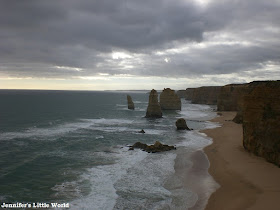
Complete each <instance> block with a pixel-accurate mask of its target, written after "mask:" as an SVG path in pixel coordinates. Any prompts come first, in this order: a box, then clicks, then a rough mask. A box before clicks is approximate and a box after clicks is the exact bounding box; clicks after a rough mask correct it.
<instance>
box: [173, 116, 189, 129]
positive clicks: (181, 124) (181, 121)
mask: <svg viewBox="0 0 280 210" xmlns="http://www.w3.org/2000/svg"><path fill="white" fill-rule="evenodd" d="M176 127H177V130H190V129H189V128H188V126H187V123H186V120H185V119H184V118H179V119H178V120H177V121H176Z"/></svg>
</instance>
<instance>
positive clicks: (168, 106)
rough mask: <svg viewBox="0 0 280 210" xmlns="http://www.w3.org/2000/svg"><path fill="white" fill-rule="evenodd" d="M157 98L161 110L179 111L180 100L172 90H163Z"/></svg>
mask: <svg viewBox="0 0 280 210" xmlns="http://www.w3.org/2000/svg"><path fill="white" fill-rule="evenodd" d="M159 98H160V102H159V103H160V107H161V109H162V110H181V99H180V98H179V97H178V96H177V94H176V93H175V91H174V90H171V89H170V88H164V90H163V91H162V93H161V94H160V97H159Z"/></svg>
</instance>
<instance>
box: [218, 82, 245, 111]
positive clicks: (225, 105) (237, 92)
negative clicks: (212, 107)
mask: <svg viewBox="0 0 280 210" xmlns="http://www.w3.org/2000/svg"><path fill="white" fill-rule="evenodd" d="M246 85H247V84H230V85H225V86H223V87H221V92H220V94H219V96H218V103H217V110H218V111H237V109H238V101H239V100H240V98H241V97H242V95H243V93H244V89H245V88H246Z"/></svg>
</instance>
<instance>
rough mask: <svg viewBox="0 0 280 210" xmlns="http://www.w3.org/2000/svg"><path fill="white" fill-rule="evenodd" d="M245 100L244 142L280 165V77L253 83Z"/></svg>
mask: <svg viewBox="0 0 280 210" xmlns="http://www.w3.org/2000/svg"><path fill="white" fill-rule="evenodd" d="M249 89H250V91H249V93H248V94H246V95H244V98H243V99H244V101H243V107H242V110H243V146H244V148H245V149H246V150H248V151H250V152H252V153H254V154H255V155H258V156H261V157H264V158H265V159H266V160H267V161H269V162H272V163H274V164H276V165H278V166H279V167H280V81H265V82H252V83H249Z"/></svg>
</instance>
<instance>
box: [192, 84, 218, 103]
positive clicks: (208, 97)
mask: <svg viewBox="0 0 280 210" xmlns="http://www.w3.org/2000/svg"><path fill="white" fill-rule="evenodd" d="M220 90H221V86H206V87H199V88H195V89H194V90H193V95H192V98H191V101H192V103H194V104H208V105H215V104H217V101H218V96H219V94H220Z"/></svg>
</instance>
